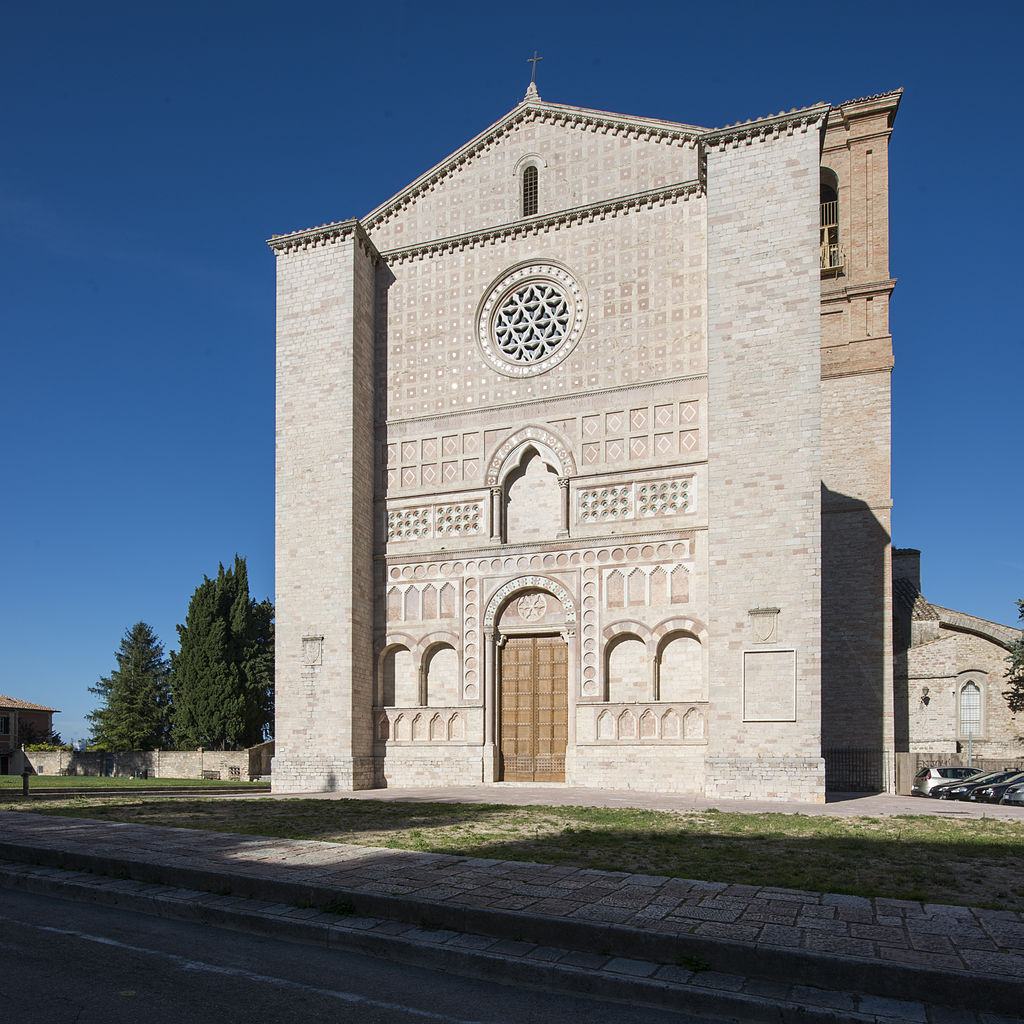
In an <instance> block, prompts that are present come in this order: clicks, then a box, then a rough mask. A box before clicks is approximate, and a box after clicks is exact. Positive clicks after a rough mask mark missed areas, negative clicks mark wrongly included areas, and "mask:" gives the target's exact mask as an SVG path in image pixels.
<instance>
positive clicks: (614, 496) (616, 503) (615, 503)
mask: <svg viewBox="0 0 1024 1024" xmlns="http://www.w3.org/2000/svg"><path fill="white" fill-rule="evenodd" d="M579 500H580V520H581V521H582V522H584V523H596V522H600V521H601V520H608V519H628V518H630V517H631V516H632V514H633V488H632V486H630V485H629V484H625V485H623V486H622V487H602V488H600V489H599V490H596V491H580V499H579Z"/></svg>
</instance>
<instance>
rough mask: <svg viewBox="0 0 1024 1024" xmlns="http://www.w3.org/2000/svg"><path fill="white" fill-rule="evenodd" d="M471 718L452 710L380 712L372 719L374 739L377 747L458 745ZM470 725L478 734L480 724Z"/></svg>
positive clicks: (394, 710) (465, 713)
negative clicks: (434, 744) (387, 744)
mask: <svg viewBox="0 0 1024 1024" xmlns="http://www.w3.org/2000/svg"><path fill="white" fill-rule="evenodd" d="M470 714H471V713H468V712H466V711H462V710H455V709H452V708H381V709H379V710H377V711H376V712H375V716H374V717H375V728H374V738H375V739H376V741H377V742H378V743H461V742H465V740H466V735H467V731H468V728H467V727H468V726H470V723H469V721H468V720H467V719H468V718H469V716H470ZM477 714H479V712H478V713H477ZM472 724H473V726H474V727H476V728H475V731H479V722H477V721H474V722H473V723H472Z"/></svg>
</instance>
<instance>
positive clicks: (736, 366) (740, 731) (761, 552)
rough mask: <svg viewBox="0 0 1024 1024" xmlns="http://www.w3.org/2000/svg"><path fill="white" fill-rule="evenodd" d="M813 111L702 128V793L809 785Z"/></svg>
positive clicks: (816, 449)
mask: <svg viewBox="0 0 1024 1024" xmlns="http://www.w3.org/2000/svg"><path fill="white" fill-rule="evenodd" d="M826 114H827V108H824V107H822V108H814V109H813V110H812V111H809V112H807V113H806V115H805V120H804V123H803V125H801V126H800V127H790V128H788V129H783V130H782V131H780V132H779V133H778V134H772V133H770V132H765V133H762V134H760V135H759V136H756V137H753V138H749V137H748V138H743V137H739V138H737V137H736V136H734V135H733V136H731V135H729V134H728V130H726V131H725V132H723V133H722V134H721V136H716V135H712V136H711V137H709V138H708V155H707V204H708V308H709V310H713V311H714V315H713V316H712V317H711V319H710V320H709V326H708V463H709V482H708V489H709V495H708V581H709V595H708V607H709V617H710V622H709V635H710V637H711V646H710V704H711V708H712V709H713V710H712V718H711V723H710V728H709V738H708V744H709V745H708V761H707V783H706V785H707V792H708V793H709V794H713V795H722V794H724V793H725V792H737V791H739V792H742V793H744V795H747V796H752V797H754V796H760V797H765V798H771V797H782V796H786V795H789V796H791V797H798V795H801V794H803V795H810V796H811V797H813V798H814V799H819V798H820V799H824V773H823V768H822V765H821V761H820V759H819V758H820V750H821V747H820V743H821V733H820V721H821V703H820V701H821V591H820V586H821V534H820V529H821V528H820V508H821V493H820V491H821V369H820V367H821V362H820V336H821V332H820V323H819V318H820V294H819V293H820V268H819V264H818V258H817V247H816V245H815V244H814V242H815V240H816V238H817V232H818V210H819V195H818V192H819V170H818V154H819V147H820V143H821V136H822V130H823V127H824V118H825V116H826ZM759 610H763V614H760V612H759V614H758V615H756V616H754V615H752V614H751V613H752V612H755V611H759ZM746 691H749V692H746ZM790 783H792V789H787V786H789V785H790Z"/></svg>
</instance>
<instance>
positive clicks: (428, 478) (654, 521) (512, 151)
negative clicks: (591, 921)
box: [269, 86, 900, 801]
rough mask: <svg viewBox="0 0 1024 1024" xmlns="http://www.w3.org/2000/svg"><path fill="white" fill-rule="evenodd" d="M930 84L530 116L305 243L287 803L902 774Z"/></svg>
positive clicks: (771, 786) (761, 788) (522, 111)
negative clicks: (757, 115)
mask: <svg viewBox="0 0 1024 1024" xmlns="http://www.w3.org/2000/svg"><path fill="white" fill-rule="evenodd" d="M899 100H900V93H899V92H894V93H886V94H883V95H879V96H874V97H870V98H866V99H862V100H856V101H852V102H849V103H843V104H840V105H838V106H830V105H828V104H818V105H816V106H812V107H807V108H804V109H798V110H793V111H789V112H787V113H781V114H778V115H775V116H771V117H765V118H761V119H758V120H754V121H749V122H744V123H742V124H737V125H733V126H731V127H728V128H724V129H714V130H712V129H706V128H701V127H696V126H692V125H688V124H682V123H674V122H668V121H662V120H655V119H650V118H643V117H627V116H622V115H618V114H610V113H605V112H600V111H593V110H587V109H581V108H577V107H571V106H565V105H562V104H556V103H548V102H544V101H543V100H541V99H540V97H539V96H538V95H537V92H536V89H535V88H534V87H533V86H531V88H530V91H529V92H528V93H527V96H526V98H525V99H524V101H523V102H522V103H520V104H519V105H518V106H516V107H515V108H513V109H512V110H511V111H510V112H509V113H508V114H506V115H505V116H504V117H502V118H501V119H500V120H499V121H497V122H496V123H495V124H493V125H491V126H490V127H489V128H487V129H486V130H485V131H483V132H482V133H481V134H480V135H478V136H477V137H476V138H474V139H472V140H471V141H469V142H468V143H466V145H465V146H463V147H462V148H461V149H459V150H458V151H457V152H455V153H453V154H452V155H451V156H450V157H448V158H447V159H445V160H444V161H442V162H441V163H440V164H438V165H437V166H436V167H434V168H433V169H431V170H430V171H428V172H427V173H426V174H424V175H422V176H421V177H420V178H418V179H417V180H416V181H414V182H413V183H412V184H410V185H409V186H408V187H407V188H405V189H404V190H403V191H402V192H400V193H399V194H398V195H396V196H394V197H393V198H391V199H389V200H388V201H387V202H385V203H384V204H383V205H381V206H379V207H378V208H377V209H375V210H374V211H372V212H371V213H370V214H368V215H367V216H366V217H364V218H362V219H360V220H348V221H341V222H336V223H331V224H327V225H324V226H322V227H318V228H312V229H308V230H304V231H297V232H293V233H291V234H287V235H281V236H274V237H273V238H272V239H271V240H270V243H269V244H270V246H271V248H272V249H273V251H274V253H275V256H276V261H277V280H278V286H277V462H276V608H277V624H276V630H277V632H276V648H277V666H276V688H277V712H276V715H277V718H276V756H275V759H274V766H273V785H274V789H275V791H278V792H300V791H313V790H330V789H361V788H368V787H379V786H386V785H392V786H398V785H401V786H407V785H422V786H429V785H441V784H446V785H456V784H474V783H481V782H483V783H488V782H498V781H506V782H515V781H528V782H543V781H565V782H567V783H570V784H577V785H585V786H599V787H609V788H633V789H641V790H659V791H669V792H688V793H696V794H703V795H707V796H719V797H744V796H748V797H759V798H768V799H771V798H778V799H785V798H790V799H802V800H812V801H821V800H823V799H824V793H825V782H826V762H827V760H828V758H829V757H831V756H836V752H842V751H850V750H856V751H861V752H868V754H869V756H873V757H874V756H877V757H878V758H881V759H884V758H886V757H887V756H889V755H891V754H892V751H893V750H894V710H893V678H892V672H893V667H892V666H893V660H892V646H893V645H892V583H891V568H890V548H889V514H890V488H889V433H890V429H889V428H890V417H889V396H890V373H891V369H892V345H891V337H890V334H889V327H888V302H889V296H890V294H891V292H892V289H893V284H894V282H893V280H892V279H891V277H890V274H889V265H888V164H887V151H888V142H889V136H890V133H891V130H892V125H893V120H894V117H895V114H896V111H897V108H898V105H899Z"/></svg>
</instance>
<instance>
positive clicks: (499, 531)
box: [491, 487, 505, 542]
mask: <svg viewBox="0 0 1024 1024" xmlns="http://www.w3.org/2000/svg"><path fill="white" fill-rule="evenodd" d="M504 493H505V492H504V489H503V488H501V487H492V488H491V540H493V541H499V542H500V541H501V538H502V535H503V534H504V532H505V530H504V525H505V524H504V523H503V522H502V520H503V519H504V516H503V515H502V513H503V511H504V509H503V507H502V506H503V504H504V502H503V501H502V498H503V497H504Z"/></svg>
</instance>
